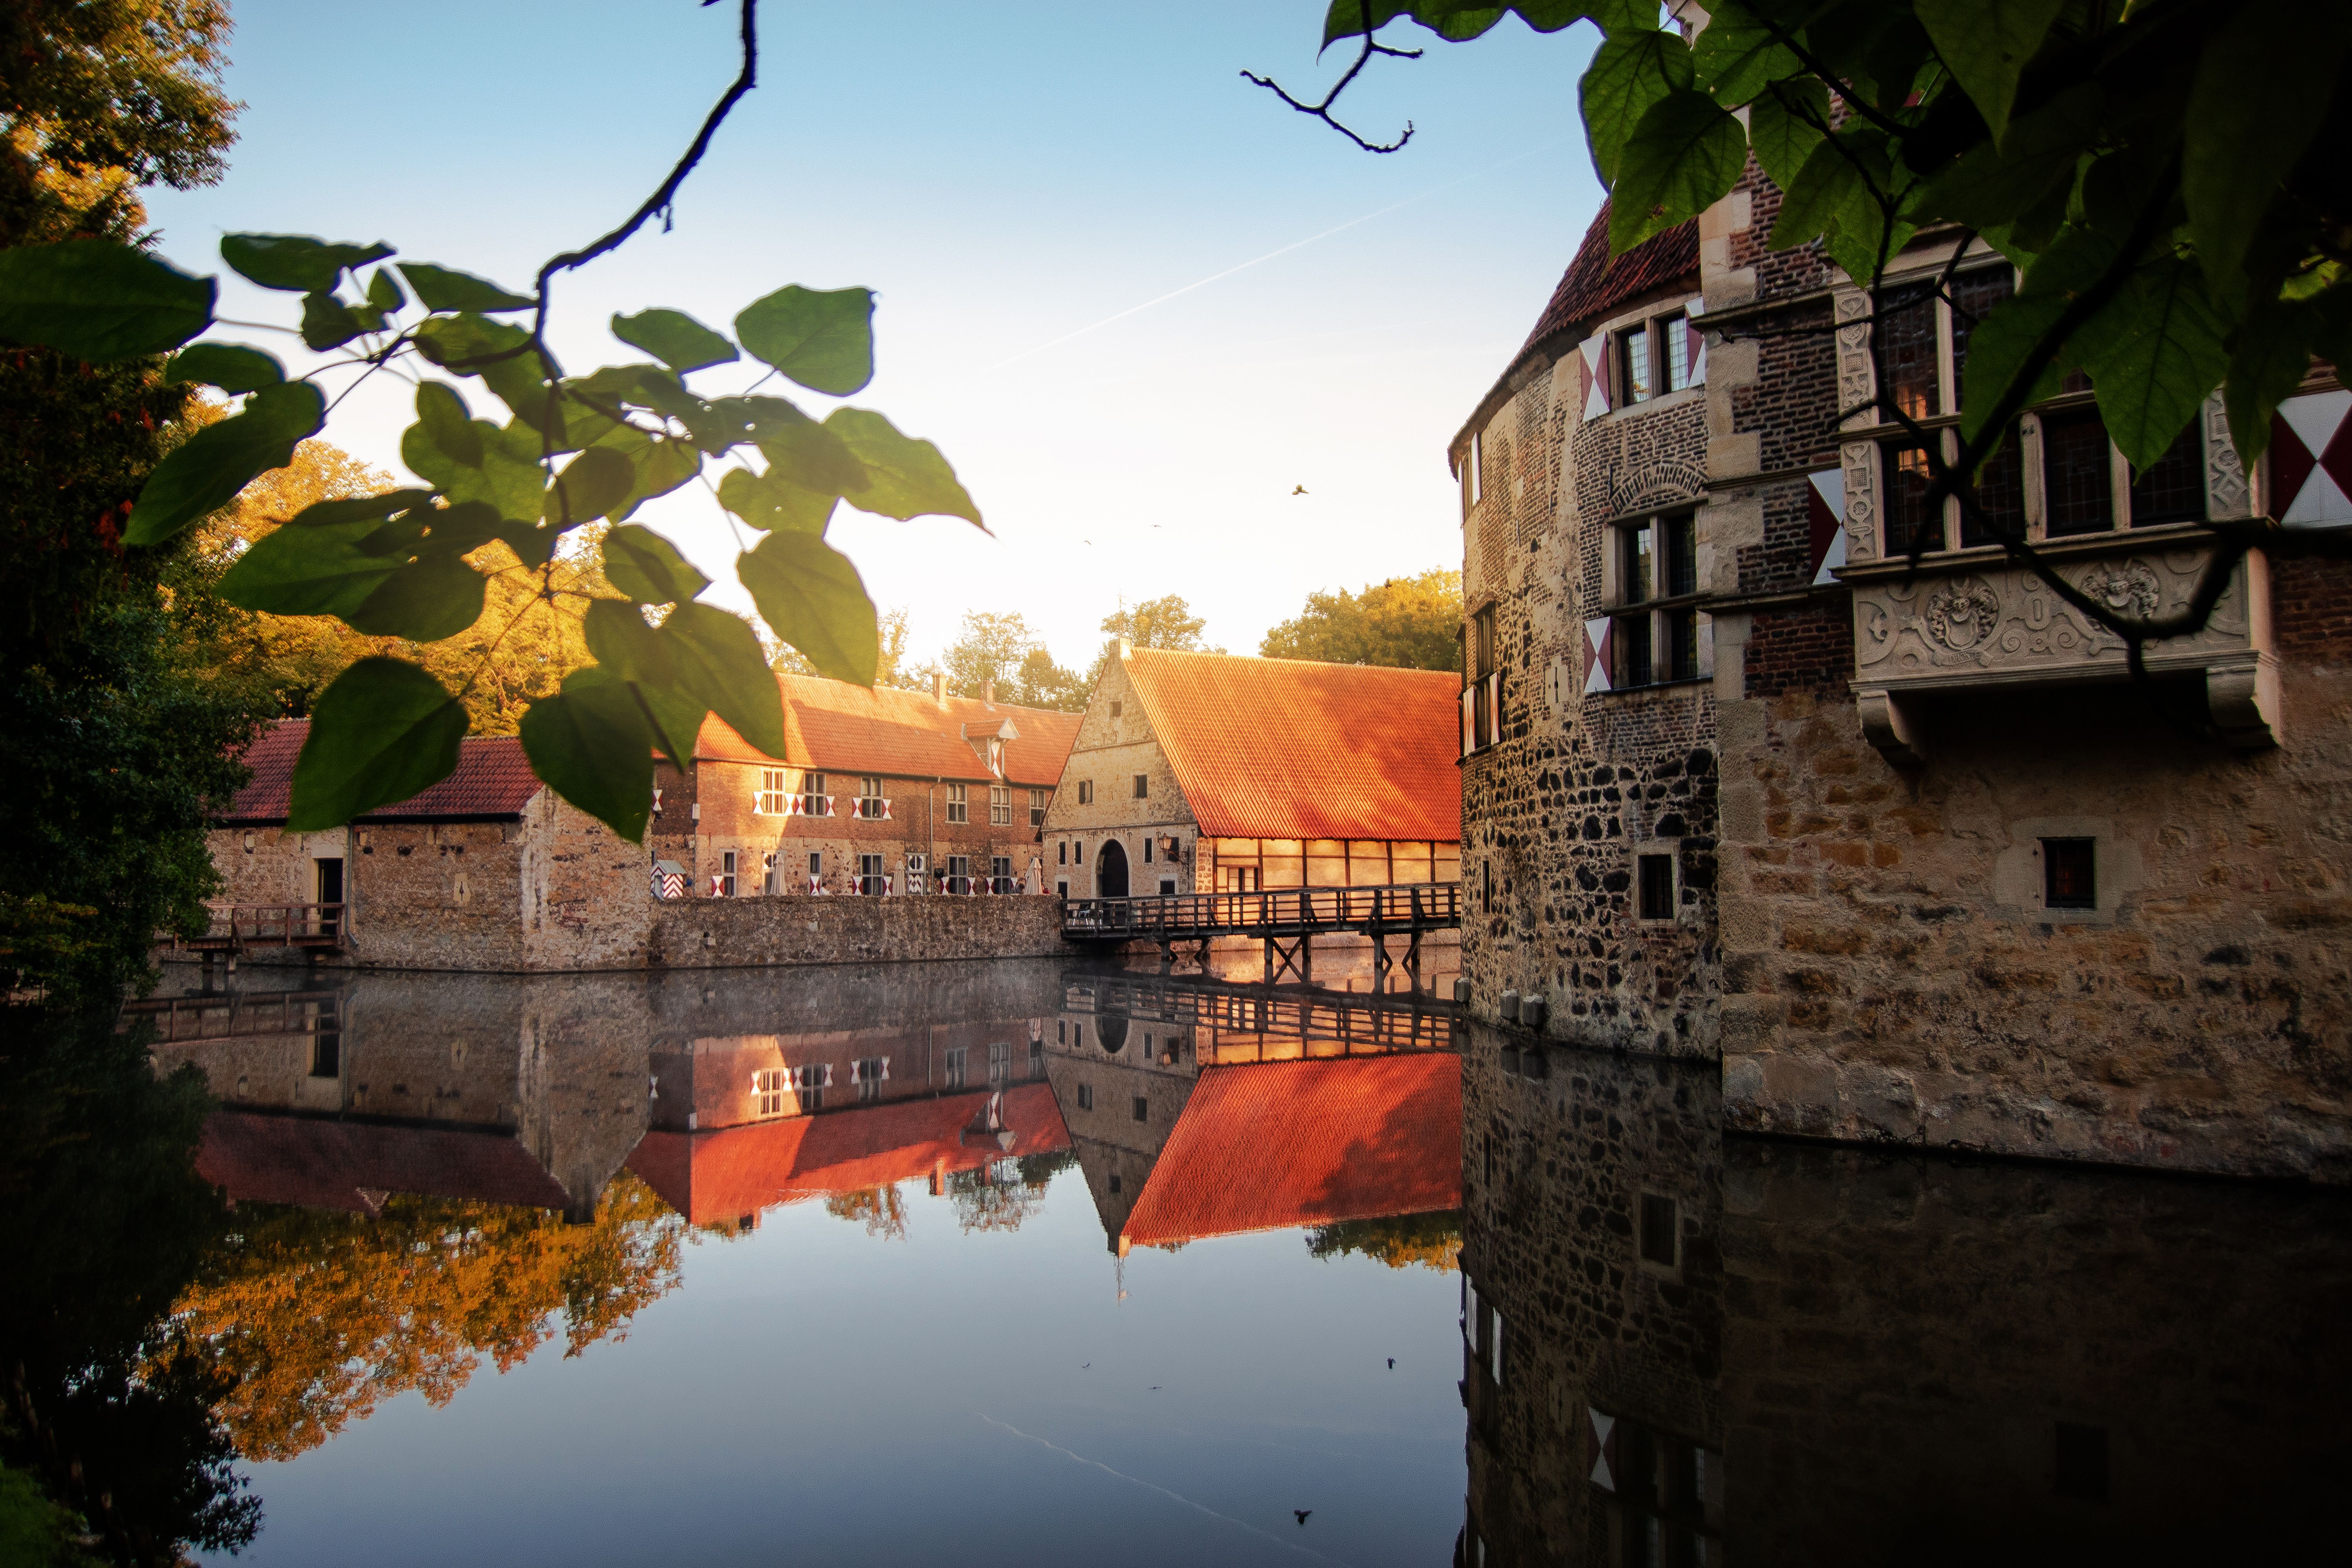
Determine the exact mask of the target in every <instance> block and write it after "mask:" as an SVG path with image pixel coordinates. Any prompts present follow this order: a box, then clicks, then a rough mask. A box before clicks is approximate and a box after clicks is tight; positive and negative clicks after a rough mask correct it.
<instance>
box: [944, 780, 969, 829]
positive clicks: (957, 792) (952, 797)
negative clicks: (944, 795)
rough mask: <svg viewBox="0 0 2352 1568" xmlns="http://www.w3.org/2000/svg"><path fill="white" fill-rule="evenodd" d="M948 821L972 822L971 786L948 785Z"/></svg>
mask: <svg viewBox="0 0 2352 1568" xmlns="http://www.w3.org/2000/svg"><path fill="white" fill-rule="evenodd" d="M948 820H949V821H950V822H970V821H971V785H969V784H950V785H948Z"/></svg>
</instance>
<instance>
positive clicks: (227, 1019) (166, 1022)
mask: <svg viewBox="0 0 2352 1568" xmlns="http://www.w3.org/2000/svg"><path fill="white" fill-rule="evenodd" d="M342 1005H343V994H342V992H341V991H340V990H325V991H243V992H217V993H215V994H211V995H203V994H199V995H194V996H152V997H145V998H141V999H136V1000H133V1001H129V1002H125V1003H124V1004H123V1005H122V1016H121V1022H120V1025H119V1026H120V1027H122V1028H129V1027H130V1026H131V1024H132V1023H133V1022H134V1021H136V1020H138V1019H141V1018H149V1019H152V1020H153V1021H154V1025H155V1039H154V1042H153V1043H154V1044H156V1045H159V1046H167V1045H189V1044H193V1043H194V1042H197V1041H209V1040H229V1039H241V1038H244V1037H247V1036H254V1035H318V1034H334V1033H337V1032H339V1031H341V1028H342Z"/></svg>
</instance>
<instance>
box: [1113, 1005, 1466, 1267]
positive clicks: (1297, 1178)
mask: <svg viewBox="0 0 2352 1568" xmlns="http://www.w3.org/2000/svg"><path fill="white" fill-rule="evenodd" d="M1273 1151H1279V1152H1280V1158H1278V1159H1275V1158H1269V1157H1268V1156H1269V1153H1270V1152H1273ZM1461 1206H1462V1058H1459V1057H1457V1056H1455V1055H1454V1054H1453V1053H1451V1052H1444V1051H1427V1052H1418V1053H1411V1054H1406V1055H1400V1056H1389V1057H1355V1058H1340V1059H1338V1060H1327V1061H1299V1062H1274V1063H1268V1064H1267V1065H1265V1066H1263V1067H1258V1066H1250V1067H1213V1068H1202V1071H1201V1080H1200V1082H1199V1083H1198V1084H1197V1085H1196V1086H1194V1088H1193V1089H1192V1098H1191V1099H1190V1100H1187V1101H1186V1102H1185V1105H1184V1112H1183V1114H1182V1115H1181V1116H1179V1117H1178V1118H1177V1119H1176V1125H1175V1127H1174V1128H1173V1129H1172V1130H1171V1131H1170V1133H1169V1135H1168V1143H1167V1146H1166V1147H1165V1148H1163V1149H1162V1150H1161V1151H1160V1158H1159V1160H1158V1162H1157V1163H1154V1164H1153V1166H1152V1167H1151V1175H1150V1180H1148V1181H1146V1182H1145V1183H1144V1184H1143V1192H1142V1194H1141V1195H1140V1196H1139V1197H1138V1198H1137V1199H1136V1203H1135V1209H1134V1212H1132V1213H1131V1214H1129V1215H1128V1216H1127V1224H1126V1226H1124V1227H1123V1228H1122V1229H1121V1230H1120V1232H1119V1236H1120V1237H1121V1238H1122V1239H1123V1240H1125V1241H1127V1242H1129V1243H1130V1244H1131V1245H1134V1246H1137V1247H1165V1246H1167V1245H1169V1244H1171V1243H1173V1242H1181V1241H1192V1240H1195V1239H1197V1238H1199V1237H1207V1236H1231V1235H1234V1234H1236V1233H1238V1232H1242V1231H1250V1230H1276V1229H1283V1228H1286V1227H1288V1226H1306V1225H1329V1224H1332V1223H1334V1222H1336V1221H1339V1220H1343V1219H1379V1218H1385V1217H1388V1216H1390V1215H1409V1214H1431V1213H1434V1212H1436V1211H1438V1210H1441V1209H1453V1208H1459V1207H1461Z"/></svg>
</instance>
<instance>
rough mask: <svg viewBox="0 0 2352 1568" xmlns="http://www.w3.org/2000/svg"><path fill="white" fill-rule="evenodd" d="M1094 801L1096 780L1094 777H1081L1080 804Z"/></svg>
mask: <svg viewBox="0 0 2352 1568" xmlns="http://www.w3.org/2000/svg"><path fill="white" fill-rule="evenodd" d="M1094 803H1095V781H1094V780H1092V779H1080V780H1079V781H1078V804H1079V805H1093V804H1094Z"/></svg>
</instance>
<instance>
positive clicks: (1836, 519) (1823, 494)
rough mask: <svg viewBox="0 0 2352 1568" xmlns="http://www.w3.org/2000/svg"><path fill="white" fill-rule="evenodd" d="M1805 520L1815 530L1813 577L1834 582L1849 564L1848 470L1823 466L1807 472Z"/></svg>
mask: <svg viewBox="0 0 2352 1568" xmlns="http://www.w3.org/2000/svg"><path fill="white" fill-rule="evenodd" d="M1805 478H1806V479H1807V480H1808V481H1809V483H1808V484H1807V485H1806V488H1805V521H1806V525H1807V528H1808V531H1809V532H1810V534H1811V540H1810V542H1811V560H1812V566H1813V574H1812V581H1813V582H1815V583H1832V582H1835V581H1836V579H1835V578H1833V577H1832V576H1831V575H1830V574H1831V573H1832V571H1834V570H1835V569H1837V568H1838V567H1840V566H1843V565H1844V564H1845V554H1846V538H1845V470H1844V469H1843V468H1823V469H1822V470H1821V471H1820V472H1819V473H1814V474H1807V475H1806V476H1805Z"/></svg>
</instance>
